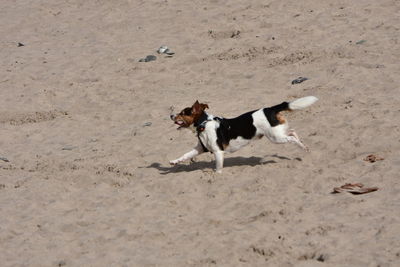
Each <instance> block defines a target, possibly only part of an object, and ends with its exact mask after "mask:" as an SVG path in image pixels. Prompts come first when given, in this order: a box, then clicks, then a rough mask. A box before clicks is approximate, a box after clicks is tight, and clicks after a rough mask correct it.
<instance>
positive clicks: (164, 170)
mask: <svg viewBox="0 0 400 267" xmlns="http://www.w3.org/2000/svg"><path fill="white" fill-rule="evenodd" d="M267 157H272V158H276V159H278V160H292V159H290V158H288V157H284V156H279V155H277V154H274V155H268V156H267ZM294 160H298V161H301V159H300V158H294ZM274 163H278V162H277V161H275V160H273V159H271V160H265V158H260V157H249V158H245V157H229V158H225V159H224V167H234V166H252V167H254V166H257V165H266V164H274ZM144 168H154V169H157V170H159V171H160V174H169V173H180V172H192V171H196V170H204V169H214V168H215V162H214V160H213V161H194V162H191V163H190V164H178V165H175V166H168V167H166V166H162V165H161V164H160V163H158V162H154V163H152V164H150V165H149V166H146V167H144Z"/></svg>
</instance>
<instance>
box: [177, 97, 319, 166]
mask: <svg viewBox="0 0 400 267" xmlns="http://www.w3.org/2000/svg"><path fill="white" fill-rule="evenodd" d="M317 100H318V99H317V98H316V97H315V96H307V97H303V98H300V99H297V100H294V101H292V102H283V103H282V104H279V105H276V106H273V107H269V108H262V109H258V110H254V111H250V112H247V113H244V114H242V115H240V116H239V117H236V118H233V119H226V118H219V117H214V116H212V115H210V114H207V113H206V112H205V109H207V108H208V105H207V104H202V103H199V102H198V101H196V102H195V103H194V104H193V106H192V107H187V108H184V109H183V110H182V111H181V112H180V113H178V114H176V115H171V119H172V120H173V121H174V122H175V124H178V125H179V128H178V129H180V128H189V127H192V126H194V127H195V130H196V132H197V137H198V140H199V142H198V144H197V146H196V147H195V148H193V149H192V150H191V151H189V152H188V153H186V154H184V155H183V156H182V157H180V158H178V159H175V160H172V161H170V164H171V165H176V164H178V163H179V162H182V161H185V160H189V159H192V158H194V157H195V156H197V155H199V154H201V153H203V152H211V153H214V155H215V161H216V171H217V172H219V173H220V172H221V171H222V167H223V162H224V152H235V151H237V150H239V149H240V148H242V147H244V146H245V145H247V144H249V143H250V141H251V140H254V139H260V138H261V137H263V136H266V137H267V138H268V139H269V140H270V141H271V142H273V143H276V144H283V143H294V144H296V145H298V146H299V147H301V148H302V149H304V150H307V151H308V148H307V147H306V146H305V145H304V144H303V143H302V142H301V141H300V139H299V137H298V135H297V134H296V133H295V132H294V131H293V130H289V129H288V123H287V121H286V120H285V118H284V117H283V115H282V113H281V111H285V110H289V111H290V110H297V109H303V108H306V107H308V106H310V105H312V104H314V103H315V102H316V101H317Z"/></svg>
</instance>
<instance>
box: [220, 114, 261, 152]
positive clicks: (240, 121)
mask: <svg viewBox="0 0 400 267" xmlns="http://www.w3.org/2000/svg"><path fill="white" fill-rule="evenodd" d="M254 112H255V111H250V112H247V113H244V114H242V115H240V116H239V117H236V118H233V119H220V126H219V127H218V129H217V144H218V146H219V148H220V149H221V150H224V147H226V146H228V145H229V142H230V140H232V139H236V138H238V137H239V136H240V137H242V138H244V139H252V138H253V137H254V136H255V134H256V130H257V129H256V127H255V126H254V125H253V117H252V114H253V113H254Z"/></svg>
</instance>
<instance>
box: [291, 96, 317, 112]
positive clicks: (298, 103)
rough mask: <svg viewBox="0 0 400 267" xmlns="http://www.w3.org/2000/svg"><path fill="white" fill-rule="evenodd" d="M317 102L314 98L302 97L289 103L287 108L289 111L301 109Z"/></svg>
mask: <svg viewBox="0 0 400 267" xmlns="http://www.w3.org/2000/svg"><path fill="white" fill-rule="evenodd" d="M317 100H318V98H316V97H315V96H306V97H302V98H299V99H296V100H294V101H292V102H289V105H288V108H289V110H297V109H303V108H306V107H308V106H311V105H312V104H314V103H315V102H317Z"/></svg>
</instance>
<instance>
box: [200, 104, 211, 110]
mask: <svg viewBox="0 0 400 267" xmlns="http://www.w3.org/2000/svg"><path fill="white" fill-rule="evenodd" d="M200 105H201V108H202V109H203V110H205V109H206V108H209V107H208V105H207V104H203V103H201V104H200Z"/></svg>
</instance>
